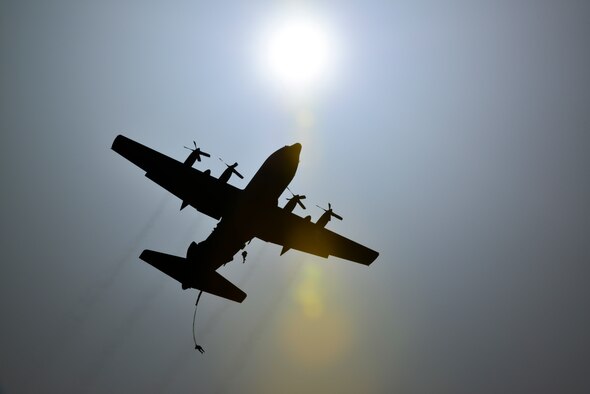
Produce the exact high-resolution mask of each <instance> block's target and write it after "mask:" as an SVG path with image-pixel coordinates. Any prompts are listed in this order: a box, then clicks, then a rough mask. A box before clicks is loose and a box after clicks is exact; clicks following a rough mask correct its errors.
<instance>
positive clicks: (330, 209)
mask: <svg viewBox="0 0 590 394" xmlns="http://www.w3.org/2000/svg"><path fill="white" fill-rule="evenodd" d="M316 207H318V208H320V209H323V210H324V212H326V213H328V215H330V216H331V217H335V218H336V219H338V220H342V219H343V218H342V216H340V215H338V214H337V213H334V211H333V210H332V204H330V203H328V209H326V208H322V207H320V206H319V205H316Z"/></svg>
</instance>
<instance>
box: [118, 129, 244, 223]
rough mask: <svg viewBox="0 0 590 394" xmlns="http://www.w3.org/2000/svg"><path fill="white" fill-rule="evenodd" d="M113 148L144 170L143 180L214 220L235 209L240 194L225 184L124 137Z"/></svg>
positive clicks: (119, 136)
mask: <svg viewBox="0 0 590 394" xmlns="http://www.w3.org/2000/svg"><path fill="white" fill-rule="evenodd" d="M112 149H113V150H114V151H115V152H117V153H118V154H120V155H121V156H123V157H124V158H126V159H127V160H129V161H131V162H132V163H133V164H135V165H136V166H138V167H140V168H141V169H143V170H144V171H145V172H146V174H145V176H146V177H148V178H149V179H151V180H152V181H154V182H156V183H157V184H158V185H160V186H162V187H163V188H164V189H166V190H168V191H169V192H170V193H172V194H174V195H175V196H176V197H178V198H180V199H181V200H182V201H184V202H187V203H188V204H190V205H192V206H193V207H194V208H195V209H197V210H198V211H199V212H202V213H204V214H205V215H208V216H211V217H212V218H214V219H220V218H221V217H222V216H223V215H224V213H225V212H226V210H227V209H228V208H231V207H232V206H234V205H235V204H234V203H235V201H236V200H237V198H238V196H239V194H240V193H241V190H240V189H238V188H236V187H234V186H232V185H230V184H228V183H225V182H221V181H220V180H219V179H217V178H214V177H212V176H211V175H209V174H207V173H204V172H201V171H199V170H197V169H195V168H192V167H191V166H188V165H185V164H183V163H181V162H179V161H176V160H174V159H172V158H170V157H168V156H166V155H163V154H162V153H160V152H157V151H155V150H153V149H150V148H148V147H147V146H145V145H142V144H140V143H139V142H135V141H133V140H131V139H129V138H127V137H125V136H122V135H118V136H117V138H115V140H114V141H113V146H112Z"/></svg>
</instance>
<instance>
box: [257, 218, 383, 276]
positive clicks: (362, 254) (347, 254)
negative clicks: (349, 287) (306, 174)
mask: <svg viewBox="0 0 590 394" xmlns="http://www.w3.org/2000/svg"><path fill="white" fill-rule="evenodd" d="M255 236H256V237H257V238H260V239H262V240H263V241H266V242H272V243H275V244H278V245H283V246H286V247H288V248H293V249H297V250H300V251H302V252H307V253H311V254H314V255H316V256H320V257H326V258H327V257H328V256H336V257H340V258H343V259H346V260H351V261H354V262H356V263H360V264H364V265H370V264H371V263H372V262H373V261H374V260H375V259H376V258H377V256H379V253H378V252H376V251H374V250H372V249H369V248H367V247H366V246H363V245H361V244H359V243H357V242H355V241H352V240H350V239H348V238H345V237H343V236H341V235H339V234H336V233H335V232H333V231H330V230H328V229H326V228H324V227H321V226H318V225H317V224H315V223H312V222H311V221H310V220H306V219H304V218H302V217H300V216H297V215H295V214H294V213H291V212H288V211H285V210H284V209H282V208H280V207H274V208H273V209H272V210H270V211H269V212H268V213H267V215H265V218H264V220H263V221H261V222H260V224H259V225H258V226H257V227H256V235H255Z"/></svg>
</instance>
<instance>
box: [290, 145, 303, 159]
mask: <svg viewBox="0 0 590 394" xmlns="http://www.w3.org/2000/svg"><path fill="white" fill-rule="evenodd" d="M291 149H293V150H294V151H295V152H296V153H297V156H299V153H301V144H300V143H298V142H297V143H295V144H293V145H291Z"/></svg>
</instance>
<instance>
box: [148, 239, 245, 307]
mask: <svg viewBox="0 0 590 394" xmlns="http://www.w3.org/2000/svg"><path fill="white" fill-rule="evenodd" d="M139 258H140V259H142V260H143V261H145V262H146V263H148V264H150V265H152V266H153V267H155V268H157V269H159V270H160V271H162V272H163V273H165V274H166V275H168V276H171V277H172V278H174V279H176V280H177V281H179V282H180V283H182V284H183V286H187V287H193V288H195V289H198V290H203V291H204V292H206V293H210V294H214V295H216V296H219V297H222V298H227V299H228V300H232V301H235V302H242V301H244V299H245V298H246V293H244V292H243V291H242V290H240V289H239V288H238V287H237V286H236V285H234V284H233V283H231V282H230V281H229V280H227V279H225V278H224V277H223V276H221V275H220V274H219V273H218V272H217V271H213V270H205V269H202V270H199V269H196V268H195V266H194V263H190V262H188V261H187V260H186V259H185V258H184V257H178V256H172V255H169V254H166V253H160V252H156V251H153V250H144V251H143V252H142V253H141V255H140V256H139Z"/></svg>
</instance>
